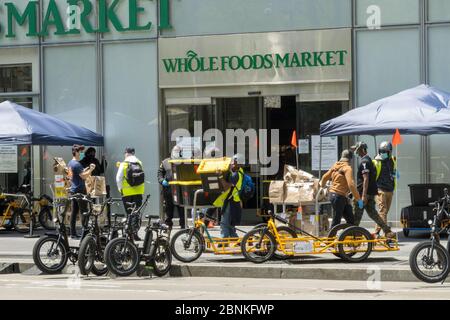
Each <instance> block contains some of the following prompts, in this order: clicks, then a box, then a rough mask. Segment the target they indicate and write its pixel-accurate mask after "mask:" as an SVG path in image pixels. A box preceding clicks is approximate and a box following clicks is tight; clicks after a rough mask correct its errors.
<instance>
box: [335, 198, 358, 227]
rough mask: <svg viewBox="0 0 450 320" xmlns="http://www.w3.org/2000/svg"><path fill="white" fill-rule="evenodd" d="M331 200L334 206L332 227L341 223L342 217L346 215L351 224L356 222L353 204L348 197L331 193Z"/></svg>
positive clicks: (346, 219) (345, 217)
mask: <svg viewBox="0 0 450 320" xmlns="http://www.w3.org/2000/svg"><path fill="white" fill-rule="evenodd" d="M330 202H331V206H332V207H333V211H334V212H333V213H334V215H333V222H332V223H331V228H333V227H334V226H336V225H338V224H340V223H341V219H342V217H344V219H345V221H347V223H350V224H354V223H355V219H354V217H353V210H352V206H351V205H350V204H349V203H348V199H347V198H346V197H344V196H341V195H339V194H336V193H333V192H331V193H330Z"/></svg>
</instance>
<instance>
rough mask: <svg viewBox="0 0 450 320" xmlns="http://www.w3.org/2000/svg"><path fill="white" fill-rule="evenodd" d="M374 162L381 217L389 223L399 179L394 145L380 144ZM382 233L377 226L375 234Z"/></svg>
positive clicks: (385, 142)
mask: <svg viewBox="0 0 450 320" xmlns="http://www.w3.org/2000/svg"><path fill="white" fill-rule="evenodd" d="M372 162H373V165H374V167H375V170H376V181H377V186H378V195H377V204H378V208H379V215H380V217H381V219H383V221H384V222H385V223H387V215H388V213H389V209H390V208H391V204H392V198H393V195H394V190H395V185H396V179H397V160H396V159H395V157H393V156H392V144H391V143H390V142H388V141H383V142H382V143H380V145H379V147H378V155H377V156H376V157H375V159H373V161H372ZM380 231H381V227H380V226H379V225H376V226H375V232H376V233H380Z"/></svg>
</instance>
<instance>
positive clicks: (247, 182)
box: [239, 172, 256, 201]
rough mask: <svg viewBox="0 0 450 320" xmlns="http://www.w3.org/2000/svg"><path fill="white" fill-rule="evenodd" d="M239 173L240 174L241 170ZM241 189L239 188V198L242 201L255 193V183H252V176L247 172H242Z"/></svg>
mask: <svg viewBox="0 0 450 320" xmlns="http://www.w3.org/2000/svg"><path fill="white" fill-rule="evenodd" d="M239 174H242V173H241V172H240V173H239ZM243 175H244V177H243V179H242V186H241V190H239V198H241V200H242V201H248V200H250V199H251V198H253V196H254V195H255V190H256V188H255V184H254V183H253V180H252V177H250V176H249V175H248V174H245V173H244V174H243Z"/></svg>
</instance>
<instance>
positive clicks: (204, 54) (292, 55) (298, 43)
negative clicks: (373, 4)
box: [159, 29, 351, 88]
mask: <svg viewBox="0 0 450 320" xmlns="http://www.w3.org/2000/svg"><path fill="white" fill-rule="evenodd" d="M159 50H160V54H159V55H160V62H159V63H160V70H161V72H160V84H161V87H162V88H165V87H166V88H171V87H172V88H174V87H190V86H210V85H239V84H261V83H265V84H274V83H283V82H294V83H296V82H314V81H330V82H331V81H333V82H336V81H350V80H351V30H350V29H336V30H315V31H289V32H272V33H252V34H235V35H223V36H199V37H183V38H161V39H160V42H159Z"/></svg>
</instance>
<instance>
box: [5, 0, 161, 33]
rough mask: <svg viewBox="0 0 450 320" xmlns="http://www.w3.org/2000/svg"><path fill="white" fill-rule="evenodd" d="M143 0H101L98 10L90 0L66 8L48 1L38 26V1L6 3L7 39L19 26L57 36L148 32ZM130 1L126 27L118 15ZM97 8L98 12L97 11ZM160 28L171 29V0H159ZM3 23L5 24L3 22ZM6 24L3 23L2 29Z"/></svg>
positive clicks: (75, 1) (69, 3) (73, 0)
mask: <svg viewBox="0 0 450 320" xmlns="http://www.w3.org/2000/svg"><path fill="white" fill-rule="evenodd" d="M142 1H143V0H98V1H97V2H98V10H96V9H94V5H95V2H94V4H93V3H92V2H91V0H67V1H66V2H65V6H64V10H61V9H60V8H58V5H59V6H60V7H61V8H62V7H63V6H61V2H62V1H58V5H57V1H56V0H49V2H48V5H47V7H46V8H44V9H43V20H42V24H41V25H40V26H38V15H39V10H38V9H39V1H30V2H28V5H27V6H26V8H25V9H24V10H20V9H18V8H17V6H16V5H15V4H14V3H13V2H6V3H5V4H4V5H5V7H6V10H5V11H4V12H6V16H7V21H6V30H5V34H6V35H5V36H6V37H7V38H15V37H16V27H17V26H23V27H24V28H25V27H27V28H28V30H27V33H26V36H27V37H38V36H48V35H49V33H50V30H52V31H53V30H54V32H53V34H54V35H73V34H75V35H76V34H80V32H81V30H84V31H85V32H87V33H96V32H98V33H106V32H110V31H112V30H113V29H114V30H116V31H118V32H127V31H146V30H150V29H151V28H152V22H151V21H143V22H141V21H140V20H141V19H140V18H141V16H142V15H143V13H144V12H145V8H144V7H143V6H142ZM147 1H149V0H147ZM125 2H127V3H128V8H129V12H128V26H127V27H125V26H124V24H123V21H121V20H120V19H119V17H118V13H117V11H118V6H120V5H121V4H124V3H125ZM97 11H98V13H97ZM93 14H98V16H97V20H98V27H94V26H93V25H92V23H91V21H90V20H91V18H92V15H93ZM160 17H161V18H160V21H161V24H160V26H159V28H160V29H167V28H170V22H169V0H160ZM0 23H2V22H1V21H0ZM3 28H4V26H2V25H0V31H3Z"/></svg>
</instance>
